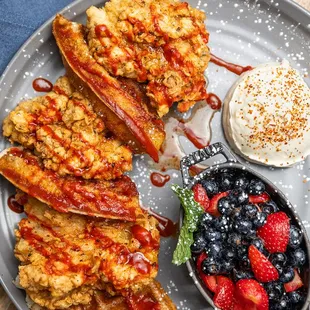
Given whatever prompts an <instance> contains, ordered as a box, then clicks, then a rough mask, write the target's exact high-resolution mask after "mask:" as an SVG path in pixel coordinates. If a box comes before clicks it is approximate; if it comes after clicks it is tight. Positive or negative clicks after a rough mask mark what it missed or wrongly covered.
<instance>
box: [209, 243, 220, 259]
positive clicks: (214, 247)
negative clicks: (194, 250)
mask: <svg viewBox="0 0 310 310" xmlns="http://www.w3.org/2000/svg"><path fill="white" fill-rule="evenodd" d="M222 248H223V245H222V243H220V242H211V243H210V244H208V246H207V247H206V252H207V254H208V256H209V257H212V258H215V259H216V258H218V257H221V253H222Z"/></svg>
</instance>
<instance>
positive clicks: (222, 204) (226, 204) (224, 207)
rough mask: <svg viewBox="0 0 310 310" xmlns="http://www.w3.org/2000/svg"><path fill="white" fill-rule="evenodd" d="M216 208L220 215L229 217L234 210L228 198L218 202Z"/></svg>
mask: <svg viewBox="0 0 310 310" xmlns="http://www.w3.org/2000/svg"><path fill="white" fill-rule="evenodd" d="M217 208H218V210H219V212H220V213H221V214H222V215H230V214H231V213H232V211H233V210H234V208H235V205H234V204H233V203H232V202H231V201H230V199H229V198H228V197H223V198H221V199H220V200H219V202H218V205H217Z"/></svg>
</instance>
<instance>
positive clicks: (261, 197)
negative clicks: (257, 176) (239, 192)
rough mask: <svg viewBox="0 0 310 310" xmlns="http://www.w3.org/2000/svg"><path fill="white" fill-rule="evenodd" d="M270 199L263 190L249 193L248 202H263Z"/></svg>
mask: <svg viewBox="0 0 310 310" xmlns="http://www.w3.org/2000/svg"><path fill="white" fill-rule="evenodd" d="M269 200H270V196H269V195H268V194H267V193H266V192H264V193H262V194H260V195H249V202H250V203H263V202H267V201H269Z"/></svg>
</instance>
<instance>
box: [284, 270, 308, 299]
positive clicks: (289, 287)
mask: <svg viewBox="0 0 310 310" xmlns="http://www.w3.org/2000/svg"><path fill="white" fill-rule="evenodd" d="M294 273H295V277H294V279H293V280H292V281H291V282H288V283H285V284H284V289H285V291H286V293H289V292H293V291H296V290H298V289H299V288H300V287H302V286H303V285H304V284H303V283H302V280H301V278H300V276H299V274H298V271H297V270H296V269H294Z"/></svg>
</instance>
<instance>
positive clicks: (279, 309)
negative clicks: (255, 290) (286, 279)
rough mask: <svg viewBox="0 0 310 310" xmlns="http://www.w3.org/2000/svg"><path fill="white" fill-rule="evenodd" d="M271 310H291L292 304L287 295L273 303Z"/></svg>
mask: <svg viewBox="0 0 310 310" xmlns="http://www.w3.org/2000/svg"><path fill="white" fill-rule="evenodd" d="M269 309H270V310H290V309H291V303H290V301H289V299H288V297H287V296H286V295H283V296H282V297H281V299H278V300H276V301H272V302H271V303H270V306H269Z"/></svg>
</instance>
